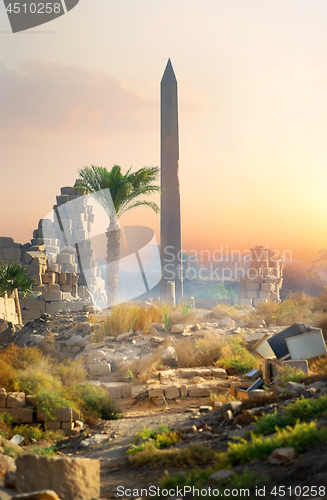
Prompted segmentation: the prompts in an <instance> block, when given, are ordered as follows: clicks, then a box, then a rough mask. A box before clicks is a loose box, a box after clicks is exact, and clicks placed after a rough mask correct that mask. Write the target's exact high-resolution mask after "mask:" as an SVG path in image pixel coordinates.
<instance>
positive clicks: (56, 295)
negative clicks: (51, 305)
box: [41, 290, 62, 302]
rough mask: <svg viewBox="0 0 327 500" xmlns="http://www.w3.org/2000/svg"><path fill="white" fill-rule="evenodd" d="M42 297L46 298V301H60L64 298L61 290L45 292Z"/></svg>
mask: <svg viewBox="0 0 327 500" xmlns="http://www.w3.org/2000/svg"><path fill="white" fill-rule="evenodd" d="M41 298H42V299H43V300H45V301H46V302H52V301H59V300H62V293H61V291H60V290H59V291H58V290H57V291H51V292H45V293H44V294H43V295H42V296H41Z"/></svg>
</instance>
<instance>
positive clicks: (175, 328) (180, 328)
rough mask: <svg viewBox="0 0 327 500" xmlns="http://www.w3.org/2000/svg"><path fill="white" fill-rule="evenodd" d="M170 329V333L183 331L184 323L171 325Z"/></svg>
mask: <svg viewBox="0 0 327 500" xmlns="http://www.w3.org/2000/svg"><path fill="white" fill-rule="evenodd" d="M170 331H171V333H183V332H184V331H185V325H173V326H172V327H171V329H170Z"/></svg>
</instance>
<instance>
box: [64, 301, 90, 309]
mask: <svg viewBox="0 0 327 500" xmlns="http://www.w3.org/2000/svg"><path fill="white" fill-rule="evenodd" d="M84 305H85V304H84V302H83V301H82V300H77V301H75V300H74V302H69V301H68V302H67V306H66V308H67V310H68V311H83V310H84Z"/></svg>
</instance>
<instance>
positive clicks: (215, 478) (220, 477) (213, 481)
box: [208, 469, 235, 486]
mask: <svg viewBox="0 0 327 500" xmlns="http://www.w3.org/2000/svg"><path fill="white" fill-rule="evenodd" d="M234 474H235V472H234V471H233V470H232V469H222V470H218V471H217V472H214V473H213V474H211V476H210V477H209V479H208V485H209V486H216V485H217V484H219V483H221V482H223V481H226V480H227V479H229V478H230V477H232V476H234Z"/></svg>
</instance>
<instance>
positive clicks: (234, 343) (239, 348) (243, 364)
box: [222, 336, 258, 373]
mask: <svg viewBox="0 0 327 500" xmlns="http://www.w3.org/2000/svg"><path fill="white" fill-rule="evenodd" d="M227 348H229V350H230V354H229V355H228V354H227V355H225V356H223V361H222V365H223V368H225V369H226V368H234V369H235V370H236V371H237V372H238V373H246V372H248V371H250V370H252V368H255V367H256V366H257V364H258V359H257V358H255V357H254V356H253V355H252V354H251V353H250V352H249V351H248V350H247V349H246V347H245V343H244V341H243V340H242V338H241V337H240V336H236V337H231V338H230V339H228V340H227Z"/></svg>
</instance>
